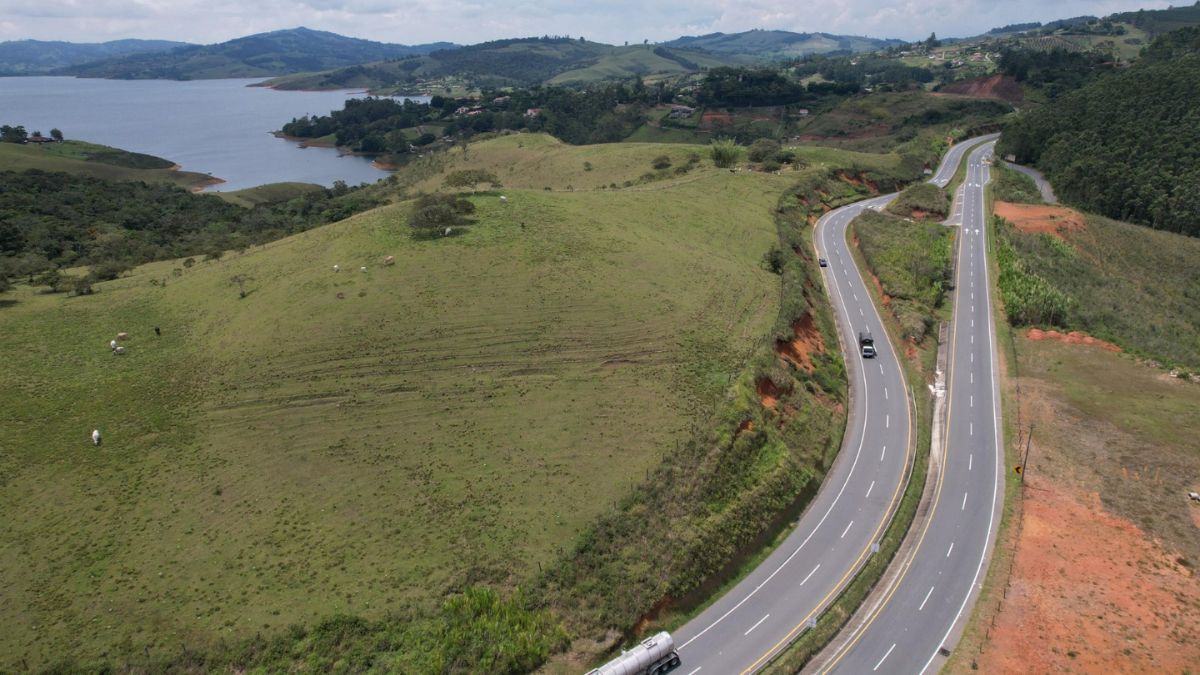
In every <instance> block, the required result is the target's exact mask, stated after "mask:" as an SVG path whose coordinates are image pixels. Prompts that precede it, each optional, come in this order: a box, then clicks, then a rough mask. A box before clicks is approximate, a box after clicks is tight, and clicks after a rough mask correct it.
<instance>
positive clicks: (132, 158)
mask: <svg viewBox="0 0 1200 675" xmlns="http://www.w3.org/2000/svg"><path fill="white" fill-rule="evenodd" d="M0 166H3V167H4V169H5V170H8V171H24V170H26V169H40V170H42V171H65V172H67V173H71V174H79V175H84V176H92V177H94V178H103V179H105V180H142V181H148V182H167V183H171V184H173V185H178V186H180V187H185V188H196V187H201V186H204V185H206V184H208V183H210V182H211V181H212V176H209V175H207V174H202V173H195V172H192V171H176V170H174V169H172V168H171V167H172V166H174V165H173V164H171V162H169V161H167V160H165V159H161V158H159V157H153V156H151V155H144V154H141V153H136V152H127V151H125V150H119V149H117V148H110V147H108V146H104V145H96V144H94V143H86V142H84V141H63V142H62V143H46V144H42V145H33V144H28V145H18V144H16V143H0Z"/></svg>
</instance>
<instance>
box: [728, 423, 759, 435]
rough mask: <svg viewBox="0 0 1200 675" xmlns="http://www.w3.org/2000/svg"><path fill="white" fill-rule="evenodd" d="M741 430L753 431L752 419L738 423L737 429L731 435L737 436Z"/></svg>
mask: <svg viewBox="0 0 1200 675" xmlns="http://www.w3.org/2000/svg"><path fill="white" fill-rule="evenodd" d="M743 431H754V420H742V423H741V424H739V425H738V428H737V431H736V432H734V434H733V435H734V436H737V435H738V434H741V433H742V432H743Z"/></svg>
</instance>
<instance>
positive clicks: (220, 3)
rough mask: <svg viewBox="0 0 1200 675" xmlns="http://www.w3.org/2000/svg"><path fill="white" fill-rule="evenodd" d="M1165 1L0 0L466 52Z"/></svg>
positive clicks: (15, 32) (1027, 14)
mask: <svg viewBox="0 0 1200 675" xmlns="http://www.w3.org/2000/svg"><path fill="white" fill-rule="evenodd" d="M1167 5H1168V2H1167V1H1166V0H1141V1H1139V0H1006V1H1004V2H996V1H995V0H987V1H984V0H923V1H920V0H895V1H874V2H873V1H870V0H825V1H823V2H820V3H815V2H814V3H797V2H795V0H688V1H683V0H673V1H671V2H645V1H644V0H611V1H609V2H596V1H595V0H592V1H590V2H583V1H580V0H541V1H535V0H498V1H496V2H482V1H481V0H262V1H255V2H246V1H245V0H206V1H203V2H202V1H200V0H41V1H39V0H0V17H4V20H3V21H0V40H15V39H24V38H36V39H43V40H51V39H57V40H71V41H76V42H90V41H100V40H109V39H115V38H121V37H143V38H161V39H174V40H185V41H189V42H200V43H211V42H221V41H224V40H229V39H232V38H235V37H241V36H243V35H248V34H251V33H256V32H262V31H268V30H277V29H281V28H291V27H294V26H301V25H303V26H308V27H309V28H314V29H320V30H330V31H333V32H337V33H341V34H344V35H350V36H353V37H361V38H367V39H371V40H380V41H385V42H402V43H406V44H414V43H420V42H433V41H437V40H448V41H452V42H458V43H462V44H470V43H475V42H482V41H485V40H494V39H501V38H510V37H525V36H531V35H545V34H550V35H572V36H579V35H583V36H585V37H587V38H588V39H590V40H597V41H601V42H609V43H614V44H621V43H622V42H625V41H629V42H631V43H632V42H641V41H642V40H643V39H649V40H650V41H662V40H670V39H674V38H676V37H679V36H681V35H697V34H702V33H711V32H714V31H722V32H727V33H728V32H737V31H743V30H749V29H751V28H767V29H781V30H792V31H798V32H825V33H837V34H847V35H870V36H873V37H895V38H902V39H909V40H912V39H921V38H924V37H926V36H927V35H929V33H931V32H936V33H937V34H938V35H940V36H942V37H948V36H968V35H975V34H979V33H982V32H984V31H987V30H988V29H990V28H994V27H997V26H1000V25H1004V24H1009V23H1017V22H1025V21H1050V20H1054V19H1061V18H1067V17H1071V16H1077V15H1080V14H1094V15H1098V16H1102V15H1105V14H1110V13H1112V12H1117V11H1127V10H1131V9H1137V8H1139V7H1145V8H1148V9H1150V8H1163V7H1166V6H1167Z"/></svg>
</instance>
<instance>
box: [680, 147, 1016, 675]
mask: <svg viewBox="0 0 1200 675" xmlns="http://www.w3.org/2000/svg"><path fill="white" fill-rule="evenodd" d="M992 138H994V136H991V137H985V138H980V139H972V140H971V141H967V142H964V143H961V144H959V145H956V146H954V147H952V148H951V150H950V151H949V152H948V153H947V154H946V157H945V158H943V160H942V164H941V166H940V167H939V169H938V171H937V173H936V174H935V175H934V177H933V178H932V179H931V181H930V182H932V183H935V184H937V185H939V186H945V185H946V184H947V183H949V182H950V180H951V179H952V178H953V176H954V174H955V172H956V171H957V169H958V167H959V164H960V163H961V161H962V157H963V155H964V154H965V153H966V151H967V150H968V149H969V148H970V147H972V146H974V145H977V144H979V143H981V142H984V141H986V140H989V139H992ZM895 197H896V195H894V194H892V195H884V196H880V197H874V198H871V199H867V200H865V201H861V202H858V203H855V204H851V205H849V206H844V207H842V208H839V209H836V210H834V211H830V212H829V213H827V214H826V215H825V216H824V217H823V218H822V219H821V220H820V221H819V222H818V223H817V228H816V232H815V240H816V246H817V254H818V255H819V256H821V257H824V258H826V259H827V260H828V262H829V267H828V268H825V269H824V270H823V272H824V273H825V283H826V287H827V288H828V289H829V295H830V299H831V301H832V303H833V306H834V311H835V314H836V316H837V321H838V327H839V331H840V333H841V337H842V342H843V351H845V352H846V367H847V373H848V376H849V380H850V394H851V395H850V415H849V418H848V421H847V426H846V433H845V435H844V437H843V440H842V448H841V451H840V453H839V455H838V459H837V460H836V461H835V463H834V465H833V467H832V468H831V469H830V472H829V474H828V475H827V476H826V478H825V481H824V484H823V485H822V486H821V490H820V492H819V493H818V494H817V496H816V498H815V499H814V500H813V502H812V503H811V504H810V505H809V506H808V507H807V509H806V510H805V512H804V514H803V516H802V517H801V518H800V521H799V523H798V524H797V526H796V528H795V529H794V531H793V532H792V533H791V534H790V535H789V536H788V537H787V539H786V540H785V541H784V543H783V544H782V545H780V546H779V548H778V549H776V550H775V551H774V552H773V553H772V554H771V555H770V556H768V557H767V559H766V560H765V561H763V562H762V563H761V564H760V565H759V566H758V567H757V568H756V569H755V570H754V571H753V572H751V573H750V574H749V575H747V577H746V578H745V579H743V580H742V581H741V582H740V583H738V584H737V586H735V587H734V588H733V589H732V590H730V591H729V592H728V593H726V594H725V595H724V596H722V597H721V598H719V599H718V600H717V601H716V602H714V603H713V604H712V605H711V606H710V607H708V608H707V609H706V610H705V611H704V612H702V613H701V614H700V615H699V616H697V617H696V618H694V619H693V620H692V621H690V622H688V623H687V624H685V625H684V626H682V627H680V628H679V629H678V630H677V631H675V633H674V639H675V644H676V645H677V649H678V652H679V656H680V658H681V659H682V666H681V667H680V668H679V672H680V673H683V674H685V675H695V674H697V673H701V672H703V673H712V674H714V675H715V674H722V675H724V674H728V673H743V672H753V671H755V670H757V669H759V668H761V667H762V666H763V665H765V664H766V662H767V661H768V660H769V659H770V658H771V657H773V656H774V655H776V654H777V653H778V652H779V651H781V650H782V649H783V648H785V647H786V646H787V645H788V644H789V643H790V642H791V641H792V640H794V639H795V638H796V636H797V635H799V634H800V633H801V632H802V631H803V630H805V628H806V627H808V626H809V623H810V621H813V620H815V619H816V618H817V617H819V616H820V613H821V612H822V611H823V610H824V609H825V608H826V607H827V606H828V605H829V603H830V602H831V601H832V600H833V599H834V597H835V596H836V595H837V593H838V592H839V591H841V590H842V588H843V587H844V586H845V585H846V583H848V582H849V580H850V579H851V578H852V577H853V575H854V574H855V573H856V572H857V571H858V569H859V568H860V567H861V565H862V564H863V563H864V562H865V561H866V559H867V557H868V556H870V555H871V553H872V549H873V546H874V545H875V544H876V543H877V542H878V541H879V538H880V537H881V536H882V533H883V529H884V528H885V527H886V525H887V522H888V520H889V518H890V516H891V514H892V512H893V510H894V508H895V504H896V502H897V501H898V499H899V496H900V493H901V491H902V488H903V483H904V478H905V476H906V474H907V467H908V464H909V462H910V458H911V457H910V456H911V452H912V451H913V448H912V437H913V430H912V428H911V416H910V411H909V408H910V406H909V392H908V383H906V382H905V378H904V375H903V373H902V372H901V370H900V367H899V365H898V363H899V362H898V359H897V356H896V354H895V352H894V350H893V348H892V345H891V343H890V341H889V340H888V339H887V333H886V331H885V330H884V328H883V323H882V321H881V320H880V317H879V314H878V312H877V311H876V308H875V305H874V304H873V303H872V302H871V295H870V294H869V293H868V292H867V286H866V283H865V282H864V280H863V277H862V275H861V274H860V273H859V271H858V269H857V267H856V266H855V264H854V260H853V258H852V257H851V255H850V252H849V250H848V248H847V244H846V234H845V232H846V226H847V225H848V224H849V223H850V221H851V220H853V219H854V218H855V217H856V216H857V215H858V214H859V213H861V212H862V210H863V209H866V208H876V209H879V208H883V207H884V206H885V205H887V203H888V202H890V201H891V200H892V199H894V198H895ZM859 331H869V332H870V333H871V334H872V335H873V336H875V338H876V342H875V347H876V349H877V350H878V356H877V357H876V358H874V359H864V358H862V357H861V355H860V353H859V350H858V344H857V342H858V340H857V336H858V333H859Z"/></svg>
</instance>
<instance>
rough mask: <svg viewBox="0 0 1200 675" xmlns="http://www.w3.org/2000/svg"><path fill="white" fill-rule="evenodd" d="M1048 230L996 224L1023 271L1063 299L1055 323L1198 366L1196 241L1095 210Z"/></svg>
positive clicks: (1199, 258)
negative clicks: (1080, 223)
mask: <svg viewBox="0 0 1200 675" xmlns="http://www.w3.org/2000/svg"><path fill="white" fill-rule="evenodd" d="M1083 220H1084V226H1083V227H1069V226H1064V227H1060V228H1058V229H1057V230H1054V229H1053V228H1051V230H1052V232H1051V233H1046V232H1043V233H1035V232H1021V231H1018V230H1016V229H1014V228H1012V227H1011V226H1002V227H1001V228H1000V229H999V233H1000V241H1001V244H1000V246H1001V247H1002V248H1003V247H1006V246H1007V247H1009V248H1010V249H1011V250H1012V252H1013V253H1014V254H1015V256H1016V257H1017V259H1019V261H1020V264H1021V265H1022V266H1023V268H1024V270H1025V271H1026V272H1028V273H1030V274H1033V275H1036V276H1038V277H1041V278H1042V279H1044V280H1046V282H1048V283H1049V284H1050V285H1051V286H1052V287H1053V288H1055V289H1057V290H1058V291H1059V292H1061V293H1062V294H1064V295H1065V296H1066V298H1067V303H1066V312H1065V316H1064V318H1063V319H1062V320H1061V321H1060V324H1061V325H1062V326H1064V327H1067V328H1070V329H1077V330H1083V331H1086V332H1088V333H1091V334H1092V335H1095V336H1096V337H1100V338H1103V339H1105V340H1110V341H1112V342H1115V343H1117V344H1118V345H1120V346H1121V347H1123V348H1124V349H1125V350H1127V351H1131V352H1134V353H1136V354H1139V355H1142V356H1146V357H1149V358H1152V359H1156V360H1159V361H1162V362H1164V363H1166V364H1169V365H1175V366H1182V367H1183V368H1185V369H1188V370H1192V371H1196V370H1200V309H1198V307H1200V306H1198V305H1197V303H1196V301H1195V300H1196V298H1197V297H1200V277H1197V275H1196V273H1195V270H1196V266H1197V264H1198V263H1200V240H1197V239H1195V238H1193V237H1186V236H1183V235H1179V234H1174V233H1170V232H1160V231H1156V230H1151V229H1149V228H1146V227H1142V226H1140V225H1133V224H1130V223H1122V222H1119V221H1115V220H1109V219H1107V218H1102V217H1099V216H1087V217H1086V218H1085V219H1083Z"/></svg>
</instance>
